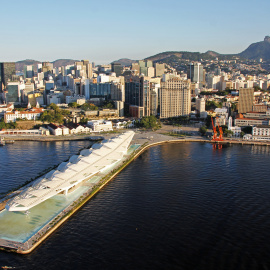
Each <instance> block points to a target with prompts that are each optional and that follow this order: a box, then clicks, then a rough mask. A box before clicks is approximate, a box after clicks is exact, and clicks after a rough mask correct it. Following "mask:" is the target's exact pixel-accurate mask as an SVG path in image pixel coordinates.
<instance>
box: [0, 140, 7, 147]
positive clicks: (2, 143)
mask: <svg viewBox="0 0 270 270" xmlns="http://www.w3.org/2000/svg"><path fill="white" fill-rule="evenodd" d="M5 144H6V142H5V140H4V138H1V139H0V146H4V145H5Z"/></svg>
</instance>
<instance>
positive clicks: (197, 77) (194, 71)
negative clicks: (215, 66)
mask: <svg viewBox="0 0 270 270" xmlns="http://www.w3.org/2000/svg"><path fill="white" fill-rule="evenodd" d="M187 78H188V79H190V80H191V82H195V83H201V82H203V81H204V71H203V65H202V64H201V63H191V64H189V66H188V71H187Z"/></svg>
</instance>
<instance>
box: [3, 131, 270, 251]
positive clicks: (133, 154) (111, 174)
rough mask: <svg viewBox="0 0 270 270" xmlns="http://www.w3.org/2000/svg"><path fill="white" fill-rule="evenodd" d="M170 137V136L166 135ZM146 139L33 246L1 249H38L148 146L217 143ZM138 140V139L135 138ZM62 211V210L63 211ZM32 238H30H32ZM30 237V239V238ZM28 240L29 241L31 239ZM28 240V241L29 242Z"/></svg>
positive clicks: (231, 142) (265, 144)
mask: <svg viewBox="0 0 270 270" xmlns="http://www.w3.org/2000/svg"><path fill="white" fill-rule="evenodd" d="M166 137H168V136H166ZM145 139H146V141H145V142H144V143H143V144H141V146H140V147H139V148H138V149H137V150H136V151H135V152H134V153H132V154H130V156H129V157H127V159H126V160H124V161H123V164H121V165H119V167H118V168H116V169H115V170H113V171H112V172H110V173H108V174H107V175H105V176H104V180H103V181H101V182H100V185H98V186H97V187H96V188H94V189H92V190H91V192H90V194H89V195H86V197H85V198H83V199H82V200H79V201H78V202H77V200H76V201H74V202H76V206H75V207H74V208H73V209H71V210H70V212H68V213H67V214H66V215H65V216H64V217H62V218H60V220H58V221H56V223H55V224H54V225H52V227H50V229H49V230H48V231H47V232H45V234H44V235H42V236H41V237H40V238H39V239H38V240H37V241H36V242H35V243H34V244H33V245H32V246H31V248H29V249H27V250H20V249H19V248H18V249H12V248H9V247H5V246H3V245H2V246H1V247H0V249H1V250H3V251H7V252H15V253H18V254H29V253H31V252H32V251H33V250H34V249H36V248H37V247H38V246H39V245H40V244H41V243H42V242H43V241H45V240H46V239H47V238H48V237H49V236H50V235H51V234H52V233H53V232H54V231H56V230H57V228H59V227H60V226H61V225H62V224H63V223H64V222H65V221H67V220H68V219H69V218H70V217H71V216H72V215H73V214H75V213H76V212H77V211H78V210H79V209H80V208H81V207H83V205H85V204H86V203H87V202H88V201H89V200H90V199H91V198H93V197H94V196H95V195H96V194H97V193H98V192H99V191H100V190H102V188H103V187H105V186H106V185H107V184H108V183H109V182H110V181H112V180H113V179H114V178H115V177H116V176H117V175H118V174H119V173H120V172H121V171H122V170H124V169H125V168H126V167H127V166H128V165H129V164H130V163H131V162H132V161H133V160H135V159H136V158H138V157H139V156H140V155H141V154H142V153H143V152H144V151H146V150H147V149H148V148H150V147H152V146H156V145H161V144H166V143H181V142H183V143H184V142H202V143H212V144H213V143H215V142H211V141H210V140H205V139H192V138H185V139H179V138H167V140H161V141H156V142H153V141H149V140H151V139H148V137H147V138H144V140H145ZM134 140H136V139H134ZM133 143H134V142H133ZM217 143H221V144H227V145H228V144H229V145H231V144H241V145H261V146H270V143H266V142H256V141H255V142H254V141H234V140H225V141H223V142H217ZM61 213H62V212H61ZM57 218H58V216H57V217H55V218H54V219H53V220H55V219H57ZM47 225H48V224H46V225H45V226H47ZM45 226H44V227H45ZM37 234H38V233H36V234H34V235H33V236H36V235H37ZM33 236H32V237H33ZM32 237H31V238H32ZM31 238H30V239H31ZM30 239H29V240H30ZM29 240H27V241H29ZM27 241H26V242H27Z"/></svg>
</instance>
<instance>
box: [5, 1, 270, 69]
mask: <svg viewBox="0 0 270 270" xmlns="http://www.w3.org/2000/svg"><path fill="white" fill-rule="evenodd" d="M268 8H270V3H269V1H266V0H260V1H259V2H258V3H257V4H256V5H254V4H253V2H251V1H243V0H240V1H237V2H235V1H234V2H233V1H231V0H229V1H227V2H226V5H224V4H223V3H219V2H214V1H212V0H207V1H204V2H200V1H197V0H196V1H192V3H187V2H182V1H175V0H171V1H169V2H166V4H165V3H164V2H161V1H152V0H148V1H147V2H145V1H142V0H139V1H133V2H130V3H128V4H127V2H126V1H123V0H117V1H114V2H110V1H103V2H102V4H101V3H99V2H94V1H83V0H79V1H77V2H76V5H74V2H71V1H57V2H55V1H54V2H53V1H51V0H49V1H47V2H46V5H44V6H42V7H40V6H38V5H37V3H36V1H33V0H28V1H26V2H19V1H15V5H14V2H12V3H9V2H4V3H2V4H1V9H2V11H3V14H2V15H1V19H0V22H1V24H2V25H4V27H2V28H1V30H0V31H1V34H2V36H3V37H5V38H3V39H2V42H1V44H0V49H1V52H2V55H1V58H0V61H2V62H5V61H19V60H24V59H34V60H39V61H46V60H47V61H53V60H56V59H67V58H71V59H89V60H90V61H93V62H96V63H97V64H103V63H104V64H105V63H110V62H111V61H114V60H118V59H120V58H129V59H132V60H138V59H144V58H145V57H148V56H151V55H154V54H157V53H161V52H164V51H192V52H195V51H198V52H206V51H207V50H213V51H216V52H218V53H222V54H230V53H240V52H242V51H243V50H245V49H246V48H247V47H248V46H249V45H250V44H251V43H254V42H259V41H261V40H263V38H264V36H266V35H269V34H270V33H269V29H268V22H267V10H268ZM11 11H12V13H10V12H11ZM11 14H12V20H11V19H10V18H11V17H10V16H11ZM7 22H8V23H7Z"/></svg>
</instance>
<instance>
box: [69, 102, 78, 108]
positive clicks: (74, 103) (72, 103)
mask: <svg viewBox="0 0 270 270" xmlns="http://www.w3.org/2000/svg"><path fill="white" fill-rule="evenodd" d="M78 106H79V104H78V103H77V102H71V103H68V107H70V108H77V107H78Z"/></svg>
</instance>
